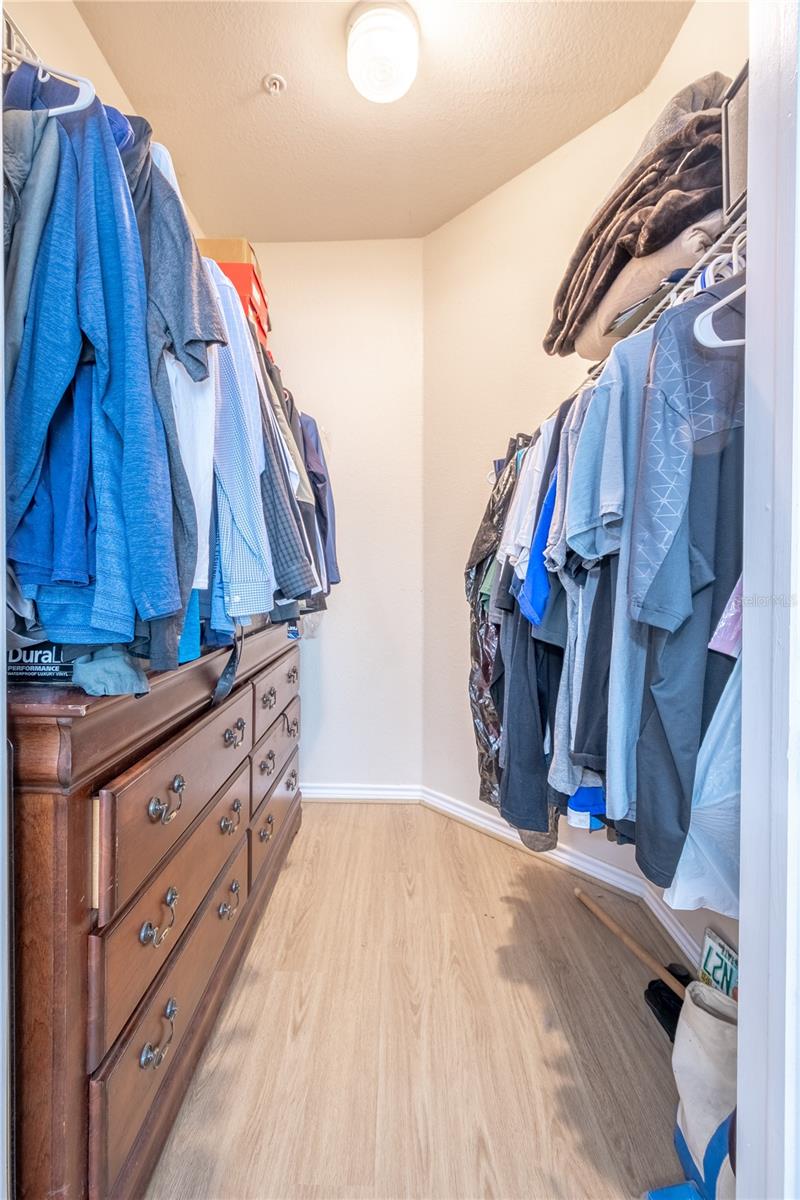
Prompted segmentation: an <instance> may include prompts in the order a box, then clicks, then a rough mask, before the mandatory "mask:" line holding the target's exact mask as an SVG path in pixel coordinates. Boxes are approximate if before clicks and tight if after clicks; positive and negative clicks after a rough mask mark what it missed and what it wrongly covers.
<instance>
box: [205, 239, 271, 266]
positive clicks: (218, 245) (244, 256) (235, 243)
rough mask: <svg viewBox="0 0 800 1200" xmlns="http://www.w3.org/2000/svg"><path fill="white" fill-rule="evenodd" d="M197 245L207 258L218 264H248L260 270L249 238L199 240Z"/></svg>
mask: <svg viewBox="0 0 800 1200" xmlns="http://www.w3.org/2000/svg"><path fill="white" fill-rule="evenodd" d="M197 244H198V246H199V247H200V253H201V254H202V255H203V256H204V257H205V258H213V259H214V260H215V261H216V262H218V263H226V262H230V263H247V264H248V266H251V267H255V269H256V271H257V270H258V259H257V258H256V252H255V250H254V249H253V246H252V244H251V243H250V242H248V240H247V238H241V237H228V238H198V239H197Z"/></svg>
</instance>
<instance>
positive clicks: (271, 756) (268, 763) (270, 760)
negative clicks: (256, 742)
mask: <svg viewBox="0 0 800 1200" xmlns="http://www.w3.org/2000/svg"><path fill="white" fill-rule="evenodd" d="M258 769H259V771H260V772H261V774H262V775H271V774H272V772H273V771H274V770H275V751H274V750H270V751H268V753H267V755H266V757H265V758H262V760H261V762H260V763H259V764H258Z"/></svg>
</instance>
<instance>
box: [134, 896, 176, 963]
mask: <svg viewBox="0 0 800 1200" xmlns="http://www.w3.org/2000/svg"><path fill="white" fill-rule="evenodd" d="M164 903H165V904H166V906H167V908H168V909H169V925H165V926H164V928H163V929H162V930H161V933H159V932H158V926H157V925H154V924H153V922H152V921H145V923H144V925H143V926H142V928H141V929H140V930H139V941H140V942H141V943H142V945H143V946H148V945H151V946H155V948H156V950H157V949H158V947H159V946H160V945H161V943H162V942H163V941H164V938H165V937H166V936H167V934H168V933H169V931H170V929H172V926H173V925H174V924H175V905H176V904H177V903H178V889H177V888H174V887H171V888H168V889H167V894H166V896H165V897H164Z"/></svg>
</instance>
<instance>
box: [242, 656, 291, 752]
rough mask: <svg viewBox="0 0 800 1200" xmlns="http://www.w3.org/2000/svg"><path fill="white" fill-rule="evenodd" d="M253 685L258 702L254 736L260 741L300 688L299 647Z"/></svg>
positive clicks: (256, 701)
mask: <svg viewBox="0 0 800 1200" xmlns="http://www.w3.org/2000/svg"><path fill="white" fill-rule="evenodd" d="M253 687H254V689H255V703H256V708H255V734H254V736H255V739H256V741H258V739H259V738H260V737H261V736H262V735H263V734H265V733H266V732H267V730H268V729H269V727H270V726H271V725H272V724H273V722H274V721H275V718H276V717H277V716H278V714H279V713H282V712H283V710H284V709H285V708H286V706H287V704H289V702H290V701H291V700H294V698H295V696H296V695H297V693H298V691H299V690H300V651H299V650H298V649H297V647H295V648H294V649H293V650H290V651H289V653H288V654H285V655H284V656H283V658H282V659H280V660H279V661H278V662H276V663H275V665H274V666H272V667H270V668H269V669H268V670H266V671H265V672H264V674H263V675H259V676H258V677H257V678H256V679H255V681H254V682H253Z"/></svg>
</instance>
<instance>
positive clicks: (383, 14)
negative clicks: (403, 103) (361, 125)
mask: <svg viewBox="0 0 800 1200" xmlns="http://www.w3.org/2000/svg"><path fill="white" fill-rule="evenodd" d="M418 63H419V26H418V24H417V19H416V17H415V15H414V12H413V10H412V9H411V8H409V6H408V5H407V4H359V5H358V7H357V8H355V9H354V10H353V13H352V15H351V17H350V21H349V24H348V28H347V74H348V75H349V76H350V79H351V80H352V82H353V86H354V87H355V89H356V91H357V92H360V93H361V95H362V96H364V97H365V99H367V100H372V101H374V102H375V104H391V103H392V101H394V100H399V99H400V97H401V96H405V94H406V92H407V91H408V89H409V88H410V87H411V85H412V83H413V82H414V80H415V79H416V77H417V65H418Z"/></svg>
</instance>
